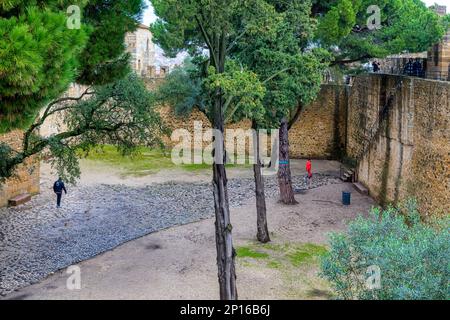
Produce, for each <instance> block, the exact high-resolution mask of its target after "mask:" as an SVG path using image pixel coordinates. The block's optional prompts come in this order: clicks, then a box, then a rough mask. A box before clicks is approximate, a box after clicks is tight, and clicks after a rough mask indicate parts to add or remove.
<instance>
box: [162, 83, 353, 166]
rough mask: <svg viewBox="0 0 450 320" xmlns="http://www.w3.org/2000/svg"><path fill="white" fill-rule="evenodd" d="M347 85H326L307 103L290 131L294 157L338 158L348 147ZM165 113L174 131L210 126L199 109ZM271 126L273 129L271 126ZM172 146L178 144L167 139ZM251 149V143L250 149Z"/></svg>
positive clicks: (239, 126)
mask: <svg viewBox="0 0 450 320" xmlns="http://www.w3.org/2000/svg"><path fill="white" fill-rule="evenodd" d="M346 109H347V87H346V86H338V85H330V84H327V85H323V86H322V89H321V91H320V93H319V95H318V98H317V100H316V101H315V102H314V103H312V104H311V105H309V106H307V107H306V108H305V109H304V110H303V112H302V113H301V115H300V118H299V120H298V121H297V122H296V123H295V124H294V126H293V127H292V129H291V130H290V132H289V142H290V152H291V157H292V158H308V157H310V158H313V159H337V158H339V157H340V153H341V150H344V149H345V136H346V112H347V111H346ZM161 114H162V117H163V119H164V123H166V124H167V125H168V126H169V127H170V128H171V129H172V130H174V129H186V130H188V131H189V132H191V133H193V130H194V122H195V121H200V122H202V123H203V127H204V129H206V128H210V127H211V124H210V123H209V121H208V119H207V118H206V116H205V115H204V114H203V113H201V112H200V111H198V110H194V112H193V113H192V114H191V115H190V116H189V117H187V118H186V117H176V116H175V115H174V114H173V112H172V111H170V108H168V107H165V108H161ZM226 128H228V129H244V130H246V129H250V128H251V122H250V121H242V122H241V123H237V124H232V125H228V126H227V127H226ZM267 129H271V128H267ZM165 142H166V144H167V145H168V146H173V145H174V144H173V143H172V142H171V141H170V139H166V140H165ZM248 148H249V146H248V143H247V149H248Z"/></svg>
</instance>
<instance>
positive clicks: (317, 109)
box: [289, 84, 347, 159]
mask: <svg viewBox="0 0 450 320" xmlns="http://www.w3.org/2000/svg"><path fill="white" fill-rule="evenodd" d="M346 113H347V87H346V86H341V85H332V84H325V85H322V88H321V91H320V92H319V94H318V97H317V99H316V100H315V102H313V103H311V104H310V105H309V106H307V107H306V108H305V110H304V111H303V112H302V113H301V115H300V118H299V120H298V121H297V122H296V123H295V124H294V125H293V127H292V128H291V130H290V132H289V143H290V153H291V157H292V158H313V159H336V158H339V157H340V153H341V150H343V149H344V148H345V132H346V122H345V119H346Z"/></svg>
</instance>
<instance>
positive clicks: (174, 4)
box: [151, 0, 264, 300]
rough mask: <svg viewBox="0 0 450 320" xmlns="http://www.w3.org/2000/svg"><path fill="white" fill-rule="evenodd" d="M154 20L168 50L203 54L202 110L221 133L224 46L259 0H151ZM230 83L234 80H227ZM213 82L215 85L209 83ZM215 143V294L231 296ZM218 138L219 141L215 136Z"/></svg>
mask: <svg viewBox="0 0 450 320" xmlns="http://www.w3.org/2000/svg"><path fill="white" fill-rule="evenodd" d="M151 2H152V4H153V6H154V8H155V12H156V14H157V16H158V17H159V20H158V21H157V22H156V23H155V24H154V25H153V26H152V31H153V33H154V36H155V39H156V41H157V42H158V43H159V44H160V45H161V46H162V47H163V49H164V50H165V51H166V53H167V54H169V55H175V54H176V53H178V52H180V51H181V50H188V51H189V53H191V55H192V56H194V57H203V56H204V54H203V53H204V51H205V50H206V51H207V52H208V55H207V61H208V63H209V64H210V65H211V67H212V69H211V68H208V70H209V72H207V73H206V76H207V77H212V76H213V77H215V78H216V80H220V81H215V82H212V85H210V86H208V87H207V90H208V96H207V98H208V101H207V103H206V106H207V108H208V109H207V112H208V113H209V117H210V119H211V120H212V124H213V128H214V129H216V130H217V131H218V132H221V133H222V135H223V132H224V124H225V119H224V114H225V108H226V106H227V97H226V93H225V92H226V88H224V87H223V85H224V84H226V83H227V82H228V81H229V80H230V79H229V77H230V76H231V77H233V76H240V74H239V73H236V72H234V73H233V72H232V73H229V74H226V65H227V60H228V59H229V51H230V49H231V48H232V47H233V45H234V43H235V42H236V40H238V39H239V38H240V33H239V31H240V30H239V29H238V28H236V25H237V24H238V23H240V22H241V21H245V23H246V24H247V25H248V27H249V28H253V27H254V26H257V25H259V23H260V22H264V21H261V20H260V19H259V18H260V17H259V16H258V13H259V11H258V8H260V7H261V5H264V2H263V1H262V0H212V1H211V0H198V1H190V0H182V1H179V0H178V1H177V0H164V1H163V0H152V1H151ZM232 82H234V81H232ZM215 84H217V85H215ZM217 138H218V137H216V143H215V150H214V155H215V157H214V158H215V159H214V160H215V161H214V164H213V190H214V207H215V214H216V247H217V265H218V271H219V272H218V278H219V286H220V298H221V299H227V300H234V299H237V289H236V273H235V263H234V260H235V252H234V248H233V241H232V226H231V219H230V209H229V203H228V190H227V175H226V170H225V166H224V163H225V162H226V154H225V152H224V150H225V146H224V143H223V139H217ZM220 140H222V141H220Z"/></svg>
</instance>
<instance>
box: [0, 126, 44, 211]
mask: <svg viewBox="0 0 450 320" xmlns="http://www.w3.org/2000/svg"><path fill="white" fill-rule="evenodd" d="M22 139H23V131H21V130H14V131H11V132H9V133H7V134H3V135H0V142H3V143H6V144H8V145H9V146H11V147H12V148H13V149H15V150H20V148H21V147H22ZM23 193H29V194H32V195H34V194H37V193H39V161H37V160H36V159H35V158H32V159H29V160H27V161H26V162H25V163H24V164H23V165H20V166H19V167H18V169H17V170H16V176H15V177H13V178H11V179H9V180H7V181H6V182H5V183H4V184H2V185H0V207H3V206H6V205H7V204H8V200H9V199H11V198H13V197H15V196H18V195H20V194H23Z"/></svg>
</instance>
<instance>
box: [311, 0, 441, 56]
mask: <svg viewBox="0 0 450 320" xmlns="http://www.w3.org/2000/svg"><path fill="white" fill-rule="evenodd" d="M377 15H378V16H377ZM312 16H313V17H314V18H316V19H317V21H318V30H317V33H316V38H315V39H316V42H317V43H318V44H320V46H322V47H324V48H328V49H329V50H330V51H331V52H333V53H334V55H335V58H336V63H345V62H353V61H359V60H365V59H369V58H374V57H378V58H380V57H385V56H387V55H389V54H397V53H402V52H423V51H426V50H427V49H428V48H429V46H431V45H432V44H434V43H436V42H438V41H439V40H440V39H441V37H442V35H443V34H444V27H443V24H442V23H441V19H440V18H439V16H438V15H437V14H436V13H434V12H433V11H432V10H430V9H429V8H427V7H426V5H425V4H424V3H423V2H422V1H421V0H375V1H374V0H337V1H330V0H313V7H312Z"/></svg>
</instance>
